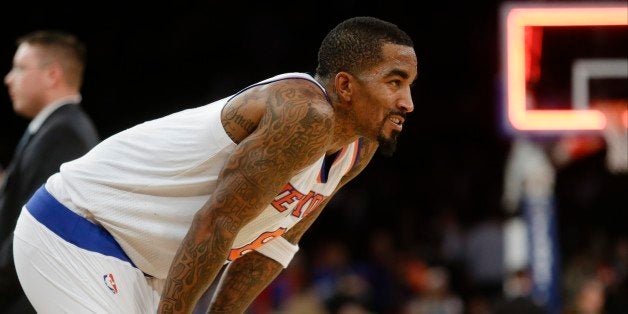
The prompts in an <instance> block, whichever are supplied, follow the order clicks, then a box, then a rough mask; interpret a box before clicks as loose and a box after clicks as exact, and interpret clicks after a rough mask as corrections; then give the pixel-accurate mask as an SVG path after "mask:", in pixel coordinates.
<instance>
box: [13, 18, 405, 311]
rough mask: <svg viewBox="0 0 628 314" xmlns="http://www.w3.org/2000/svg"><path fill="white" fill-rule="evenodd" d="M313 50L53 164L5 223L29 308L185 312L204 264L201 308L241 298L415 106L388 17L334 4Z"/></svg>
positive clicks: (247, 297)
mask: <svg viewBox="0 0 628 314" xmlns="http://www.w3.org/2000/svg"><path fill="white" fill-rule="evenodd" d="M318 61H319V64H318V68H317V70H316V75H315V76H314V77H312V76H309V75H307V74H302V73H288V74H282V75H278V76H275V77H273V78H270V79H267V80H265V81H262V82H260V83H257V84H255V85H252V86H249V87H247V88H245V89H243V90H242V91H240V92H239V93H237V94H235V95H233V96H229V97H226V98H224V99H221V100H218V101H216V102H213V103H211V104H208V105H206V106H202V107H199V108H195V109H190V110H185V111H182V112H178V113H175V114H172V115H170V116H167V117H164V118H161V119H157V120H154V121H149V122H146V123H143V124H140V125H138V126H135V127H133V128H131V129H128V130H126V131H123V132H121V133H118V134H116V135H114V136H112V137H110V138H109V139H106V140H105V141H103V142H102V143H101V144H99V145H98V146H96V147H95V148H94V149H92V150H91V151H90V152H89V153H87V154H86V155H85V156H83V157H82V158H80V159H77V160H75V161H73V162H70V163H66V164H64V165H63V166H62V167H61V170H60V172H59V173H57V174H55V175H53V176H52V177H50V179H49V180H48V182H47V183H46V184H45V186H44V187H42V188H41V189H40V190H39V191H38V192H37V193H36V195H35V196H33V198H32V199H31V200H30V201H29V202H28V203H27V204H26V205H25V207H24V209H23V210H22V213H21V216H20V218H19V221H18V225H17V227H16V230H15V242H14V246H15V263H16V267H17V272H18V275H19V278H20V281H21V283H22V284H23V286H24V290H25V291H26V294H27V295H28V297H29V299H30V301H31V302H32V303H33V305H34V306H35V308H36V309H37V310H38V311H42V312H60V311H66V312H74V313H78V312H86V311H96V312H110V313H113V312H116V313H133V312H134V313H150V312H155V311H157V310H158V311H159V312H160V313H171V312H177V313H189V312H191V311H192V310H193V309H194V307H195V305H196V303H197V301H198V300H199V298H200V297H201V295H203V293H204V292H206V291H207V290H208V288H209V287H210V285H211V284H212V283H213V282H214V280H215V279H216V278H217V277H218V279H219V280H216V282H217V283H216V285H217V287H216V288H215V290H212V291H214V292H213V299H212V303H211V309H210V311H211V312H221V313H222V312H228V313H236V312H243V311H244V310H245V309H246V307H247V306H248V305H249V304H250V303H251V302H252V301H253V300H254V298H255V297H256V296H257V295H258V294H259V293H260V292H261V291H262V290H263V289H264V288H265V287H266V286H267V285H268V284H269V283H270V282H271V281H272V280H273V279H274V278H275V277H276V276H277V275H278V274H279V272H280V271H281V270H282V268H284V267H286V266H287V265H288V263H289V262H290V260H291V259H292V257H293V256H294V254H295V253H296V252H297V250H298V246H297V243H298V242H299V239H300V238H301V236H302V235H303V233H304V232H305V231H306V230H307V229H308V228H309V227H310V225H311V224H312V222H313V221H314V220H315V219H316V217H317V216H318V215H319V214H320V212H321V210H322V208H323V207H324V206H325V204H327V202H328V201H329V199H330V198H331V197H332V196H333V195H334V193H336V191H337V190H338V189H339V188H341V187H342V186H343V185H344V184H346V183H347V182H348V181H349V180H351V179H353V178H354V177H355V176H356V175H357V174H358V173H360V171H362V169H364V167H365V166H366V165H367V163H368V162H369V161H370V160H371V157H372V156H373V154H374V152H375V151H376V150H377V148H378V147H379V149H381V150H383V151H384V153H392V151H393V150H394V147H395V144H396V140H397V136H398V134H399V133H400V132H401V129H402V125H403V123H404V120H405V118H406V114H407V113H409V112H411V111H412V110H413V103H412V99H411V94H410V84H411V83H412V82H413V81H414V79H415V78H416V76H417V59H416V55H415V52H414V49H413V43H412V40H411V39H410V37H409V36H408V35H407V34H406V33H404V32H403V31H402V30H400V29H399V28H397V27H396V26H395V25H393V24H390V23H388V22H384V21H381V20H378V19H375V18H368V17H360V18H352V19H349V20H346V21H344V22H342V23H340V24H339V25H338V26H336V27H335V28H334V29H333V30H332V31H331V32H330V33H329V34H328V35H327V36H326V37H325V39H324V40H323V42H322V44H321V47H320V50H319V54H318ZM221 268H222V269H223V270H222V272H221V275H220V276H218V275H217V274H218V273H219V272H220V271H221Z"/></svg>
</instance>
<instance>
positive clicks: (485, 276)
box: [465, 219, 504, 301]
mask: <svg viewBox="0 0 628 314" xmlns="http://www.w3.org/2000/svg"><path fill="white" fill-rule="evenodd" d="M503 239H504V236H503V232H502V227H501V224H500V222H499V221H498V220H497V219H488V220H485V221H483V222H480V223H479V224H477V225H476V226H475V227H473V228H471V229H470V230H469V231H468V233H467V239H466V246H465V252H466V253H465V265H466V268H467V272H468V275H469V277H470V281H471V282H470V284H471V286H472V287H473V289H474V290H476V291H477V292H478V293H479V294H480V296H482V297H486V298H488V299H489V300H491V301H494V299H495V298H496V297H499V296H500V295H501V291H502V288H501V286H502V280H503V275H504V271H503V269H504V266H503V261H504V254H503V246H504V244H503Z"/></svg>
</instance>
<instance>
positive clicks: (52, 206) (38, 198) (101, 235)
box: [26, 186, 137, 268]
mask: <svg viewBox="0 0 628 314" xmlns="http://www.w3.org/2000/svg"><path fill="white" fill-rule="evenodd" d="M26 209H27V210H28V212H30V213H31V215H33V217H35V219H37V220H38V221H39V222H40V223H41V224H43V225H44V226H46V227H47V228H48V229H49V230H50V231H52V232H54V233H55V234H56V235H58V236H59V237H61V238H62V239H64V240H65V241H67V242H69V243H72V244H74V245H76V246H78V247H80V248H82V249H85V250H88V251H92V252H97V253H100V254H103V255H107V256H112V257H115V258H117V259H119V260H122V261H125V262H129V263H130V264H131V265H133V267H136V266H135V264H133V262H132V261H131V259H130V258H129V257H128V256H127V255H126V253H124V251H123V250H122V248H121V247H120V244H118V242H117V241H116V240H115V239H114V238H113V236H112V235H111V234H110V233H109V232H108V231H107V230H106V229H105V228H103V227H102V226H99V225H96V224H94V223H92V222H91V221H89V220H87V219H86V218H85V217H82V216H81V215H79V214H77V213H75V212H73V211H71V210H70V209H68V208H67V207H65V206H64V205H63V204H61V203H59V201H57V200H56V199H55V198H54V196H52V195H50V193H49V192H48V191H47V190H46V188H45V187H44V186H42V187H40V188H39V189H38V190H37V192H35V194H34V195H33V197H31V199H30V200H29V201H28V203H26ZM136 268H137V267H136Z"/></svg>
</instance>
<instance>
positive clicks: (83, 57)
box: [17, 30, 87, 88]
mask: <svg viewBox="0 0 628 314" xmlns="http://www.w3.org/2000/svg"><path fill="white" fill-rule="evenodd" d="M17 44H18V46H19V45H21V44H29V45H33V46H38V47H41V48H43V49H45V51H46V52H47V53H48V54H47V55H45V56H44V57H45V58H51V59H53V60H54V61H58V62H59V63H60V64H61V66H62V67H63V71H64V72H65V75H66V80H67V82H68V83H69V84H70V85H73V86H76V87H78V88H80V87H81V84H82V83H83V73H84V72H85V64H86V62H87V51H86V49H85V45H84V44H83V43H82V42H81V41H80V40H78V38H76V36H74V35H71V34H68V33H64V32H60V31H51V30H39V31H35V32H32V33H29V34H27V35H24V36H22V37H20V38H19V39H18V40H17Z"/></svg>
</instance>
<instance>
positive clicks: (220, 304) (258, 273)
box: [210, 252, 283, 313]
mask: <svg viewBox="0 0 628 314" xmlns="http://www.w3.org/2000/svg"><path fill="white" fill-rule="evenodd" d="M282 269H283V267H282V266H281V265H280V264H279V263H277V262H275V261H274V260H272V259H270V258H268V257H266V256H263V255H262V254H259V253H257V252H251V253H248V254H246V255H245V256H243V257H241V258H239V259H237V260H235V261H234V262H233V263H232V264H231V265H229V267H228V268H227V271H226V272H225V275H224V277H223V279H222V283H221V285H220V286H219V287H218V291H217V294H216V298H215V299H214V302H213V303H212V305H211V307H210V313H242V312H244V310H245V309H246V308H247V307H248V306H249V304H251V302H253V300H254V299H255V297H257V295H258V294H260V293H261V292H262V291H263V290H264V288H266V286H268V284H270V283H271V282H272V281H273V280H274V279H275V278H276V277H277V275H279V273H280V272H281V270H282Z"/></svg>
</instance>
